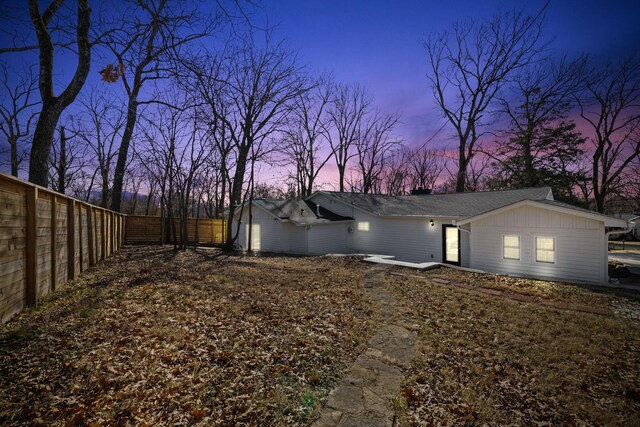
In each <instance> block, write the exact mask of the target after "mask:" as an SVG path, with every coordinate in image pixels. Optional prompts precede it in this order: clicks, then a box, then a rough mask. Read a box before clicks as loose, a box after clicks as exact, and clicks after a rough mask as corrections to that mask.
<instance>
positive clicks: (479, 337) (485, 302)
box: [388, 269, 640, 426]
mask: <svg viewBox="0 0 640 427" xmlns="http://www.w3.org/2000/svg"><path fill="white" fill-rule="evenodd" d="M429 274H433V275H434V277H435V276H440V277H442V278H444V277H446V278H448V279H452V278H453V276H454V274H455V278H456V280H459V281H465V283H479V282H480V281H481V280H483V282H482V286H487V283H488V281H489V279H490V275H482V276H480V275H477V274H470V273H464V272H459V271H455V272H453V273H452V272H451V270H448V269H439V270H434V271H433V272H432V273H425V275H429ZM508 279H510V278H505V277H496V283H495V284H494V285H493V286H494V287H496V288H499V289H503V288H507V289H516V288H519V287H521V285H522V282H521V281H522V280H524V279H513V278H511V282H510V283H509V282H508V281H507V280H508ZM388 283H389V284H390V286H391V287H392V289H393V290H394V294H395V295H396V298H398V300H399V301H400V302H401V303H402V304H403V306H404V308H405V310H407V311H409V312H412V313H413V315H414V317H415V319H416V321H417V322H418V323H419V324H420V325H421V330H420V341H419V347H418V353H417V358H416V360H415V362H414V365H413V368H412V371H411V372H410V374H409V376H408V378H407V380H406V381H405V388H404V391H403V393H402V397H403V400H404V402H405V404H406V407H405V410H404V411H402V410H401V411H400V413H399V415H400V419H401V421H402V422H401V424H402V425H406V426H433V425H619V426H627V425H640V399H639V398H638V397H639V396H640V394H639V393H640V374H638V373H639V372H640V324H639V323H638V322H636V321H632V320H628V319H623V318H616V317H614V318H612V317H603V316H597V315H591V314H586V313H575V312H567V311H557V310H553V309H550V308H546V307H542V306H538V305H533V304H523V303H519V302H515V301H510V300H507V299H503V298H495V297H492V296H485V295H480V294H475V293H471V292H466V291H464V290H461V289H458V288H454V287H452V286H451V285H446V284H438V283H433V282H428V281H424V280H415V279H412V278H407V277H404V278H403V277H398V276H388ZM545 286H547V287H545V288H542V289H538V288H536V285H535V283H533V282H532V281H529V282H527V283H526V287H525V289H527V287H528V292H529V293H530V294H535V293H536V292H540V293H544V292H550V291H549V290H548V289H549V287H555V286H561V285H559V284H546V283H545ZM520 292H521V293H525V292H522V290H520ZM573 292H574V293H576V294H577V298H576V299H577V300H578V301H582V298H586V296H587V294H588V293H589V292H590V291H587V290H574V291H573ZM591 293H592V294H593V295H594V299H599V298H604V297H603V296H601V295H599V294H595V293H593V292H591ZM551 295H554V296H558V295H564V298H565V300H567V301H570V302H574V301H575V300H572V299H571V296H570V292H566V291H565V292H563V291H554V292H551ZM607 298H609V299H608V300H607V301H609V302H611V303H613V302H614V301H617V302H618V303H622V302H621V301H620V300H621V298H618V297H615V296H607ZM416 301H419V303H416Z"/></svg>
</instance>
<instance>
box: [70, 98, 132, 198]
mask: <svg viewBox="0 0 640 427" xmlns="http://www.w3.org/2000/svg"><path fill="white" fill-rule="evenodd" d="M80 103H81V105H82V110H81V111H80V114H79V117H78V120H77V121H76V123H75V129H74V130H75V132H76V133H77V134H78V136H79V137H80V138H81V139H82V140H83V141H84V142H85V144H86V145H87V147H88V148H89V151H90V153H91V159H92V161H93V163H94V165H95V171H96V173H97V174H99V177H100V193H101V195H100V206H102V207H103V208H108V207H109V196H110V189H111V182H112V180H113V161H114V158H115V156H116V154H117V153H118V142H119V137H120V136H121V130H122V127H123V125H124V111H123V109H122V107H121V105H120V104H119V103H118V102H114V101H111V100H108V99H107V98H106V97H105V96H104V95H102V94H100V93H99V92H98V91H96V90H93V91H92V92H91V94H89V95H87V96H84V97H82V99H81V101H80Z"/></svg>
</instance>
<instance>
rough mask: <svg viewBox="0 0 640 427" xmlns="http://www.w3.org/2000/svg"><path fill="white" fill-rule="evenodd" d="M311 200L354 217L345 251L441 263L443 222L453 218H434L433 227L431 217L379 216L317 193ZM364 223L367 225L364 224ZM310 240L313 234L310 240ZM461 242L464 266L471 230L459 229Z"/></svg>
mask: <svg viewBox="0 0 640 427" xmlns="http://www.w3.org/2000/svg"><path fill="white" fill-rule="evenodd" d="M426 197H428V196H426ZM312 201H313V202H315V203H318V204H320V205H322V206H324V207H325V208H327V209H329V210H331V211H333V212H335V213H337V214H339V215H343V216H350V217H353V218H354V219H355V221H354V222H353V224H352V226H353V233H349V234H348V236H347V250H346V251H345V252H352V253H371V254H379V255H392V256H395V257H396V259H398V260H400V261H409V262H425V261H433V262H442V224H451V223H452V218H433V221H434V226H433V227H431V226H430V225H429V220H430V219H431V218H425V217H420V218H411V217H404V218H390V217H379V216H376V215H371V214H369V213H366V212H363V211H361V210H359V209H355V208H353V207H352V206H348V205H346V204H344V203H342V202H339V201H336V200H333V199H331V198H329V197H327V196H325V195H324V194H317V195H316V196H314V197H313V199H312ZM364 223H368V225H366V226H365V225H364ZM367 228H368V229H367ZM311 241H312V240H311V235H310V236H309V242H311ZM310 244H311V243H310ZM460 244H461V248H460V249H461V260H462V266H465V267H468V266H469V236H468V233H465V232H460ZM329 252H338V251H337V250H333V251H329Z"/></svg>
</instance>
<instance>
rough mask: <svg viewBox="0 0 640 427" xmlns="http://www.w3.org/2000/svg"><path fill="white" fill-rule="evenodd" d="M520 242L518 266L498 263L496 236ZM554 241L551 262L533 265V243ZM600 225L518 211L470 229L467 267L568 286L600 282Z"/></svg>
mask: <svg viewBox="0 0 640 427" xmlns="http://www.w3.org/2000/svg"><path fill="white" fill-rule="evenodd" d="M505 234H512V235H518V236H520V260H509V259H503V254H502V238H503V237H502V236H503V235H505ZM536 236H549V237H554V238H555V247H556V250H555V262H554V263H553V264H551V263H541V262H536V261H535V237H536ZM604 236H605V232H604V224H603V223H602V222H600V221H596V220H591V219H584V218H580V217H578V216H575V215H569V214H564V213H559V212H555V211H552V210H548V209H543V208H538V207H532V206H521V207H519V208H516V209H512V210H510V211H507V212H503V213H501V214H497V215H493V216H490V217H486V218H483V219H480V220H478V221H474V222H472V223H471V234H470V253H471V258H470V267H471V268H477V269H481V270H485V271H490V272H495V273H503V274H512V275H516V276H524V277H536V278H541V279H549V280H564V281H571V282H586V283H602V282H604V281H606V274H607V271H606V268H607V265H606V264H607V262H606V259H607V258H606V255H607V254H606V252H605V241H604Z"/></svg>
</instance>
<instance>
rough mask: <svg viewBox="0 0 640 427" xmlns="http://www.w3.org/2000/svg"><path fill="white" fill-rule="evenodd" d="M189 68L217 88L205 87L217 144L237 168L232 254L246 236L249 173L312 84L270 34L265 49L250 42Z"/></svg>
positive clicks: (229, 238) (229, 241)
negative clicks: (240, 212) (240, 218)
mask: <svg viewBox="0 0 640 427" xmlns="http://www.w3.org/2000/svg"><path fill="white" fill-rule="evenodd" d="M187 66H189V67H190V70H191V71H192V73H193V74H194V76H195V77H194V79H195V81H196V82H197V84H198V85H201V86H202V83H203V82H206V83H207V84H209V83H211V85H210V86H208V87H207V86H202V87H203V89H204V92H208V95H206V98H205V99H207V102H206V107H207V108H208V109H209V113H208V116H209V117H212V130H213V131H214V136H215V138H214V139H215V140H216V141H217V142H216V143H217V144H219V146H221V147H223V152H224V156H225V157H231V158H233V171H232V170H231V169H230V167H229V166H230V163H231V162H227V164H226V165H225V166H224V167H225V168H228V171H229V172H228V176H229V184H230V185H229V189H228V202H229V207H230V209H229V213H228V218H227V219H228V221H227V235H226V244H225V246H226V248H227V249H231V248H232V247H233V244H234V242H235V240H236V239H237V236H238V232H239V230H240V223H238V222H235V223H236V224H237V228H236V229H235V230H233V224H234V221H233V218H234V216H233V215H234V213H235V208H237V207H238V206H240V205H242V204H243V203H244V202H245V201H246V198H247V197H248V196H249V193H250V187H251V185H250V182H249V186H248V187H249V188H247V187H245V184H246V183H247V172H252V170H253V165H254V164H255V161H256V160H257V158H259V157H261V156H263V155H264V148H265V147H264V145H263V144H265V142H266V141H267V140H268V139H269V138H270V137H272V136H273V135H274V134H275V132H277V131H279V130H282V129H283V125H284V123H285V119H286V117H287V115H288V114H289V112H290V111H291V108H292V105H293V103H294V100H295V99H296V98H297V97H299V96H300V95H301V94H302V93H304V92H306V91H307V90H308V83H307V80H306V78H305V76H304V75H303V74H302V70H301V68H300V67H299V65H298V64H297V61H296V57H295V56H294V55H293V54H292V53H291V52H290V51H289V50H287V49H286V48H285V46H284V45H283V43H282V42H277V43H273V41H272V40H271V37H270V34H269V33H268V32H267V33H266V35H265V40H264V41H262V42H260V43H257V42H256V41H255V40H254V39H253V37H252V36H248V37H247V38H245V39H243V40H241V43H240V44H237V45H230V46H229V47H228V49H227V50H226V51H225V52H220V53H218V54H217V55H215V56H212V57H209V58H205V60H201V61H197V60H193V61H191V64H190V65H189V64H187ZM207 69H212V70H216V74H215V76H214V78H213V79H208V78H207V76H208V74H207V72H206V70H207ZM203 76H204V77H203ZM202 92H203V91H201V93H202ZM227 150H228V151H227ZM247 169H249V171H247ZM249 181H250V180H249ZM245 190H246V191H245Z"/></svg>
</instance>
